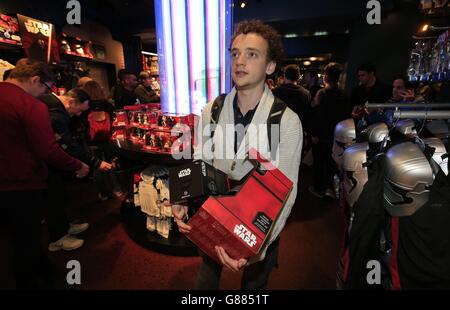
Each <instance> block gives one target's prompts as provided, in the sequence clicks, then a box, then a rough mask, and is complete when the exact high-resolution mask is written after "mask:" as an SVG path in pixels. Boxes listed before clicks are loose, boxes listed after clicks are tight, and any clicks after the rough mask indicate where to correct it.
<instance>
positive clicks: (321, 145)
mask: <svg viewBox="0 0 450 310" xmlns="http://www.w3.org/2000/svg"><path fill="white" fill-rule="evenodd" d="M341 73H342V66H341V65H340V64H338V63H333V62H332V63H329V64H328V65H327V66H326V67H325V76H324V82H325V88H322V89H320V90H319V91H318V92H317V94H316V98H314V101H313V104H312V106H313V113H312V114H313V116H312V127H311V136H312V138H311V139H312V154H313V159H314V165H313V174H314V185H313V186H311V187H309V191H310V192H311V193H312V194H313V195H314V196H316V197H319V198H322V197H324V196H326V197H328V198H331V199H334V198H335V195H334V192H333V190H332V189H333V175H334V172H335V170H336V167H335V164H334V161H333V158H332V157H331V153H332V147H333V137H334V128H335V127H336V125H337V123H338V122H340V121H342V120H344V119H346V118H348V117H350V108H349V106H348V101H347V99H346V96H345V94H344V91H343V90H342V89H341V88H340V87H339V78H340V75H341Z"/></svg>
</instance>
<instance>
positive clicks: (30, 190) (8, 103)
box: [0, 59, 89, 289]
mask: <svg viewBox="0 0 450 310" xmlns="http://www.w3.org/2000/svg"><path fill="white" fill-rule="evenodd" d="M50 86H51V73H50V71H49V70H48V69H47V66H46V65H45V64H44V63H42V62H38V61H34V60H30V59H22V60H20V61H19V62H18V63H17V66H16V68H14V69H13V70H12V71H11V74H10V76H9V78H8V79H7V80H6V81H5V82H2V83H0V94H1V96H0V132H1V133H2V147H0V159H1V160H0V200H1V202H2V203H1V205H0V210H1V212H2V216H4V217H5V218H7V219H8V220H7V221H5V223H6V222H7V223H9V224H10V233H11V239H12V245H13V261H14V274H15V278H16V286H17V287H18V288H25V289H31V288H39V286H40V285H39V284H40V277H39V273H41V272H42V270H41V267H42V266H41V264H40V263H41V262H43V261H44V260H45V255H43V254H42V253H41V250H40V236H41V234H40V229H41V211H42V210H41V208H42V207H43V205H44V191H45V189H46V188H47V183H46V179H47V165H52V166H54V167H57V168H58V169H62V170H66V171H72V172H75V171H76V173H77V175H78V176H79V177H84V176H86V175H87V174H88V172H89V167H88V166H87V165H86V164H84V163H82V162H80V161H79V160H77V159H75V158H73V157H71V156H69V155H68V154H67V153H65V152H64V151H63V150H62V149H61V148H60V147H59V146H58V144H57V143H56V141H55V136H54V133H53V130H52V128H51V125H50V118H49V114H48V110H47V107H46V106H45V105H44V104H43V103H42V102H40V101H39V100H37V99H35V97H37V96H39V95H41V94H44V93H45V92H46V91H47V89H48V88H50Z"/></svg>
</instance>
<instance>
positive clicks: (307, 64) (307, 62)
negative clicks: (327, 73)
mask: <svg viewBox="0 0 450 310" xmlns="http://www.w3.org/2000/svg"><path fill="white" fill-rule="evenodd" d="M310 64H311V62H310V61H309V60H307V61H304V62H303V65H305V66H309V65H310Z"/></svg>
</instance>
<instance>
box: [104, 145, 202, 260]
mask: <svg viewBox="0 0 450 310" xmlns="http://www.w3.org/2000/svg"><path fill="white" fill-rule="evenodd" d="M111 143H112V144H113V146H114V147H115V148H116V150H117V151H118V154H119V156H120V157H123V158H126V159H127V160H129V161H131V162H135V163H136V167H137V166H140V168H141V169H143V168H144V167H143V166H142V164H143V163H144V164H155V165H161V166H166V167H170V166H176V165H181V164H183V163H185V162H188V161H190V160H185V159H182V160H176V159H174V158H173V157H172V156H171V155H170V154H163V153H156V152H151V151H144V150H142V148H141V147H142V145H139V144H134V143H132V142H131V141H129V140H120V139H118V140H112V141H111ZM129 171H130V173H131V175H130V176H129V177H128V179H129V182H133V181H132V180H133V177H132V175H134V173H136V172H138V171H139V169H137V168H136V169H129ZM130 187H132V184H131V183H130ZM121 216H122V222H123V224H124V226H125V229H126V231H127V234H128V235H129V236H130V238H131V239H132V240H134V241H135V242H136V243H138V244H140V245H141V246H143V247H145V248H148V249H150V250H152V251H156V252H159V253H163V254H167V255H174V256H196V255H198V254H197V248H196V247H195V246H194V245H193V244H192V243H191V242H190V241H189V240H188V239H187V238H186V237H185V236H184V235H182V234H181V233H179V232H178V228H177V226H176V224H174V223H172V230H171V231H170V233H169V237H168V238H167V239H166V238H163V237H162V236H160V235H158V233H157V232H156V231H149V230H147V228H146V221H147V215H146V214H145V213H143V212H142V211H141V209H140V208H138V207H135V206H134V204H133V203H131V202H128V203H127V202H126V201H125V202H124V203H123V204H122V207H121Z"/></svg>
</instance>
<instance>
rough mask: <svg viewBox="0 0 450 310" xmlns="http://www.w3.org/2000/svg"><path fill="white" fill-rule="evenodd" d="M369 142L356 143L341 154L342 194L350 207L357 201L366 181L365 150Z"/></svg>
mask: <svg viewBox="0 0 450 310" xmlns="http://www.w3.org/2000/svg"><path fill="white" fill-rule="evenodd" d="M368 149H369V143H367V142H363V143H356V144H353V145H351V146H349V147H348V148H347V149H345V151H344V155H343V156H342V158H343V160H342V170H344V180H343V187H344V196H345V199H346V200H347V202H348V204H349V206H350V207H353V205H354V204H355V203H356V201H358V198H359V196H360V195H361V192H362V191H363V188H364V185H365V184H366V183H367V181H368V178H369V176H368V174H367V167H365V166H364V163H366V162H367V150H368Z"/></svg>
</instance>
